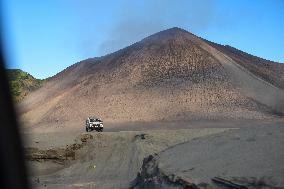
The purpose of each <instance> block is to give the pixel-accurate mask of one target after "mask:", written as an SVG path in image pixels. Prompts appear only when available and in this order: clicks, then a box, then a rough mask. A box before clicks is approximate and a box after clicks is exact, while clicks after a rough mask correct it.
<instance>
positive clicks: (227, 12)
mask: <svg viewBox="0 0 284 189" xmlns="http://www.w3.org/2000/svg"><path fill="white" fill-rule="evenodd" d="M1 13H2V24H3V25H2V27H3V31H2V37H3V43H4V44H3V45H4V50H5V55H6V56H5V57H6V59H7V62H8V65H6V66H7V67H8V68H20V69H23V70H25V71H27V72H29V73H31V74H32V75H34V76H35V77H37V78H41V79H43V78H47V77H50V76H52V75H55V74H56V73H58V72H60V71H61V70H63V69H64V68H66V67H68V66H70V65H72V64H74V63H76V62H78V61H80V60H84V59H87V58H90V57H96V56H102V55H105V54H107V53H110V52H112V51H115V50H118V49H120V48H123V47H125V46H127V45H130V44H132V43H134V42H136V41H139V40H141V39H142V38H144V37H146V36H148V35H150V34H152V33H155V32H158V31H161V30H164V29H167V28H170V27H175V26H177V27H181V28H184V29H186V30H188V31H190V32H192V33H194V34H196V35H198V36H200V37H203V38H206V39H208V40H210V41H214V42H217V43H220V44H228V45H231V46H233V47H236V48H238V49H240V50H243V51H246V52H248V53H250V54H253V55H256V56H259V57H263V58H265V59H269V60H274V61H278V62H282V63H284V1H282V0H249V1H248V0H230V1H228V0H203V1H201V0H199V1H198V0H177V1H173V0H141V1H138V0H137V1H135V0H104V1H99V0H25V1H22V0H2V11H1Z"/></svg>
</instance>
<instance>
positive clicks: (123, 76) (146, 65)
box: [21, 28, 284, 128]
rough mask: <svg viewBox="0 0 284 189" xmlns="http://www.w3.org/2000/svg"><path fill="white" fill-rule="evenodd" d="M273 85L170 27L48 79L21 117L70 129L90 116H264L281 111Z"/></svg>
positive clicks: (158, 118)
mask: <svg viewBox="0 0 284 189" xmlns="http://www.w3.org/2000/svg"><path fill="white" fill-rule="evenodd" d="M273 84H274V83H272V84H271V83H269V82H268V81H266V80H265V78H264V79H263V78H262V77H260V76H259V75H257V73H252V72H251V71H250V70H249V69H247V68H245V67H243V66H242V65H241V64H239V63H238V62H237V61H235V60H234V59H233V58H231V55H230V54H227V53H226V52H223V51H221V50H219V49H218V48H216V47H214V45H212V44H210V43H209V42H207V41H205V40H202V39H200V38H198V37H196V36H194V35H193V34H191V33H189V32H187V31H185V30H182V29H179V28H172V29H169V30H165V31H162V32H159V33H156V34H154V35H152V36H149V37H147V38H145V39H143V40H142V41H140V42H137V43H135V44H133V45H131V46H129V47H126V48H124V49H121V50H119V51H117V52H115V53H112V54H109V55H106V56H103V57H100V58H94V59H87V60H84V61H82V62H79V63H77V64H74V65H72V66H71V67H69V68H67V69H66V70H64V71H62V72H60V73H59V74H57V75H56V76H54V77H52V78H49V79H48V81H47V82H46V83H45V85H44V86H43V87H42V88H41V89H39V90H37V91H35V92H34V93H32V94H31V95H29V96H28V97H27V98H26V99H25V101H24V102H23V103H22V104H21V107H22V109H21V115H22V117H23V120H25V121H26V122H27V125H32V126H34V127H38V126H43V127H46V126H50V127H55V126H56V127H61V126H62V127H64V126H68V127H73V128H75V127H78V128H79V127H81V126H82V123H83V122H84V120H85V118H86V117H88V116H89V115H97V116H99V117H102V119H103V120H104V121H106V122H129V121H165V120H196V119H230V118H233V119H262V118H270V117H271V116H275V115H282V114H283V113H284V102H283V101H284V92H283V90H282V89H280V88H278V87H277V86H275V85H273Z"/></svg>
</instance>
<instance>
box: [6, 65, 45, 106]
mask: <svg viewBox="0 0 284 189" xmlns="http://www.w3.org/2000/svg"><path fill="white" fill-rule="evenodd" d="M7 74H8V79H9V83H10V89H11V93H12V96H13V98H14V100H15V101H16V102H19V101H21V100H23V99H24V98H25V96H27V95H28V94H29V93H30V92H31V91H34V90H36V89H38V88H39V87H41V85H42V82H43V80H40V79H36V78H34V77H33V76H32V75H30V74H28V73H27V72H24V71H22V70H20V69H7Z"/></svg>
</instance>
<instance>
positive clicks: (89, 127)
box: [86, 117, 104, 132]
mask: <svg viewBox="0 0 284 189" xmlns="http://www.w3.org/2000/svg"><path fill="white" fill-rule="evenodd" d="M93 130H96V131H98V132H102V131H103V130H104V125H103V121H102V120H101V119H99V118H96V117H88V118H87V120H86V131H87V132H90V131H93Z"/></svg>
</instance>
